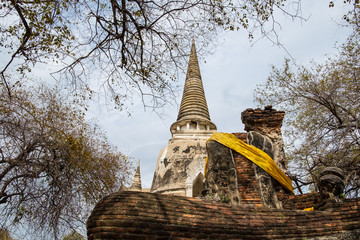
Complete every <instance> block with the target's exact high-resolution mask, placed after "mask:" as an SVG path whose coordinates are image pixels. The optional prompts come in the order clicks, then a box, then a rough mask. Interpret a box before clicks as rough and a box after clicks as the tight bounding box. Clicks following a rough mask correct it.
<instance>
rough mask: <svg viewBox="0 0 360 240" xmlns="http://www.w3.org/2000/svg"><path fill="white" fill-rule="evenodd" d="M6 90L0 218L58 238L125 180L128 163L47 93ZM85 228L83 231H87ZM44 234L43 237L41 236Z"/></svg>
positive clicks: (1, 116)
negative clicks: (26, 225)
mask: <svg viewBox="0 0 360 240" xmlns="http://www.w3.org/2000/svg"><path fill="white" fill-rule="evenodd" d="M4 91H5V90H4V89H3V90H2V92H1V96H2V97H1V98H0V149H1V151H0V218H1V219H2V222H1V224H2V225H4V226H2V227H11V226H15V227H16V226H20V225H21V224H24V223H27V224H28V226H31V228H32V230H33V231H34V232H36V233H38V234H39V233H40V235H41V233H43V234H44V236H46V235H47V236H48V235H49V234H51V233H49V229H51V230H52V236H53V237H54V238H55V239H57V236H58V234H59V232H63V231H65V230H66V229H68V228H69V227H72V228H75V227H76V226H81V225H82V224H84V221H85V220H86V218H87V215H88V214H89V211H90V209H91V206H93V205H94V204H95V203H96V202H97V201H98V200H99V199H100V198H101V197H102V196H104V195H107V194H109V193H111V192H113V191H117V190H118V189H119V188H120V186H121V185H122V184H123V183H124V182H125V181H126V180H127V176H128V165H129V164H128V159H127V157H126V156H124V155H123V154H121V153H120V152H119V151H118V150H117V149H116V148H115V147H114V146H112V145H111V144H109V142H108V140H107V139H106V137H105V136H104V135H103V133H102V132H101V130H100V129H99V128H98V127H97V126H94V125H91V124H89V123H88V122H86V121H85V119H84V113H83V112H82V111H80V110H79V109H78V108H76V107H75V106H74V105H70V104H67V103H66V102H65V101H64V100H63V99H61V98H60V97H59V96H58V92H56V91H55V90H50V89H46V88H44V87H43V88H29V89H28V90H22V89H18V90H13V91H12V96H11V98H10V96H9V95H8V94H6V93H5V92H4ZM82 226H83V225H82ZM42 231H43V232H42Z"/></svg>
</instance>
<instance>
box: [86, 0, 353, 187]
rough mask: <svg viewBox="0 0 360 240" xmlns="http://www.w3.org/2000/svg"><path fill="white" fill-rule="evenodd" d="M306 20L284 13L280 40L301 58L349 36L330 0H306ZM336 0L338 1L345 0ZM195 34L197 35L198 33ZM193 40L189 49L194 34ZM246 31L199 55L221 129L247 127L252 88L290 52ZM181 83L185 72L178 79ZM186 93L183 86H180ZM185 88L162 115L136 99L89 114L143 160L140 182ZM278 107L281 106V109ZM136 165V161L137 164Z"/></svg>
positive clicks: (148, 176)
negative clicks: (127, 109) (124, 108)
mask: <svg viewBox="0 0 360 240" xmlns="http://www.w3.org/2000/svg"><path fill="white" fill-rule="evenodd" d="M304 3H305V4H304V5H303V6H302V12H303V16H305V17H309V19H308V20H307V21H306V22H304V21H303V22H300V21H296V22H292V21H291V19H289V18H288V19H285V18H284V19H283V20H282V21H281V23H282V31H281V32H278V33H279V35H280V40H281V42H282V43H283V45H284V46H285V48H286V49H287V51H288V52H289V53H290V54H291V56H292V57H293V58H294V59H296V61H297V63H298V64H308V63H309V61H310V60H312V59H313V60H315V61H321V60H324V59H325V56H324V55H325V54H329V55H331V54H334V53H336V50H335V49H334V44H335V42H336V41H338V42H343V41H344V40H345V39H346V36H347V31H348V29H345V28H343V27H341V26H339V23H341V16H342V15H343V14H344V11H343V10H341V7H336V8H328V4H329V3H328V1H312V0H306V1H304ZM342 5H343V4H342V2H341V1H338V6H342ZM195 40H196V39H195ZM184 41H188V42H189V53H190V45H191V39H190V37H189V39H184ZM251 45H252V43H251V42H249V40H248V38H247V33H246V32H245V31H239V32H232V33H228V34H226V35H224V36H222V37H221V44H220V45H219V46H218V47H217V48H216V49H215V53H214V54H212V55H207V56H205V57H201V56H199V57H200V62H199V63H200V70H201V75H202V79H203V84H204V90H205V95H206V99H207V103H208V108H209V112H210V117H211V120H212V121H213V122H214V123H215V124H216V126H217V129H218V131H220V132H243V131H244V126H243V124H242V123H241V119H240V118H241V112H242V111H244V110H245V109H246V108H255V107H257V104H256V103H254V101H253V91H254V89H255V88H256V85H257V84H262V83H264V82H265V81H266V79H267V76H268V75H269V72H270V69H271V65H276V66H280V65H281V64H283V62H284V58H285V57H289V56H288V55H287V53H286V52H285V51H284V50H283V49H282V48H279V47H277V46H274V45H273V44H272V43H271V42H270V41H268V40H266V39H263V40H260V41H258V42H257V43H256V44H255V45H254V46H251ZM179 81H180V83H181V84H183V83H184V81H185V75H184V76H183V77H182V78H180V79H179ZM181 93H182V90H181ZM181 93H179V97H178V99H177V103H174V105H173V106H168V107H166V108H165V109H164V110H163V112H165V114H163V115H162V116H161V118H160V117H159V116H158V115H157V114H155V113H154V112H152V111H151V110H147V111H144V109H143V106H142V105H141V104H140V103H135V104H134V106H133V108H131V110H132V116H131V117H127V115H126V114H125V113H118V112H116V111H111V112H108V111H107V110H106V109H98V108H94V109H92V110H91V111H90V114H89V115H90V116H91V117H94V118H96V119H97V120H98V123H99V125H100V126H101V127H102V128H103V129H104V130H105V131H106V132H107V135H108V137H109V139H110V141H111V142H112V143H113V144H115V145H116V146H118V147H119V149H120V150H121V151H123V152H124V153H125V154H127V155H128V156H131V157H133V159H134V162H137V160H138V159H140V161H141V178H142V187H145V188H149V187H151V182H152V177H153V173H154V170H155V165H156V161H157V157H158V154H159V152H160V150H161V149H162V148H163V147H165V146H166V145H167V142H168V140H169V139H170V138H171V134H170V130H169V129H170V125H171V124H172V123H173V122H175V121H176V118H177V113H178V109H179V104H180V102H181ZM278 110H280V109H278ZM135 165H136V164H135Z"/></svg>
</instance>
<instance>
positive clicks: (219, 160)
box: [202, 141, 240, 205]
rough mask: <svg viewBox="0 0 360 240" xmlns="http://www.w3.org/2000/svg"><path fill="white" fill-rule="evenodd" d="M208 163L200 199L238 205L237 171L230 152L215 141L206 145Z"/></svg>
mask: <svg viewBox="0 0 360 240" xmlns="http://www.w3.org/2000/svg"><path fill="white" fill-rule="evenodd" d="M206 147H207V152H208V163H207V169H208V171H207V172H206V180H205V182H204V185H203V191H202V197H203V198H205V199H208V200H215V201H217V202H225V203H231V204H234V205H239V204H240V198H239V191H238V183H237V171H236V167H235V162H234V158H233V156H232V150H231V149H229V148H227V147H225V146H223V145H222V144H220V143H218V142H216V141H209V142H207V144H206Z"/></svg>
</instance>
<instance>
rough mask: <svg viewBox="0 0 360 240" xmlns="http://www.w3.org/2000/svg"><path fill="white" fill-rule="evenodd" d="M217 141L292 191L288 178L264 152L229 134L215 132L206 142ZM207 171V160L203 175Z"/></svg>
mask: <svg viewBox="0 0 360 240" xmlns="http://www.w3.org/2000/svg"><path fill="white" fill-rule="evenodd" d="M211 140H214V141H217V142H219V143H221V144H222V145H224V146H226V147H228V148H231V149H232V150H234V151H236V152H238V153H240V154H241V155H242V156H244V157H246V158H247V159H249V160H250V161H252V162H253V163H255V164H256V165H257V166H259V167H261V168H262V169H264V170H265V171H266V172H267V173H268V174H269V175H270V176H272V177H273V178H275V179H276V180H277V181H278V182H279V183H280V184H281V185H283V186H284V187H285V188H286V189H288V190H289V191H291V192H292V193H293V192H294V191H293V187H292V183H291V180H290V178H288V177H287V176H286V175H285V173H283V172H282V171H281V170H280V169H279V168H278V167H277V166H276V164H275V162H274V161H273V160H272V158H271V157H270V156H269V155H267V154H266V153H265V152H264V151H262V150H260V149H258V148H256V147H254V146H251V145H249V144H246V143H245V142H243V141H241V140H240V139H238V138H237V137H235V136H234V135H233V134H231V133H220V132H216V133H214V134H212V135H211V137H210V138H209V139H208V140H207V141H211ZM206 171H207V159H206V163H205V174H206Z"/></svg>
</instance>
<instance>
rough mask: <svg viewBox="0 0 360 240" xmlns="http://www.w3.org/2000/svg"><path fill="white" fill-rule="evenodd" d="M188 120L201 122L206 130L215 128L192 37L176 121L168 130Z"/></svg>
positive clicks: (179, 126) (173, 129) (172, 130)
mask: <svg viewBox="0 0 360 240" xmlns="http://www.w3.org/2000/svg"><path fill="white" fill-rule="evenodd" d="M189 121H193V122H197V124H200V123H201V125H202V126H205V129H207V130H216V126H215V124H214V123H212V122H211V120H210V114H209V110H208V106H207V102H206V98H205V92H204V87H203V83H202V79H201V73H200V67H199V61H198V57H197V53H196V47H195V40H194V39H193V40H192V46H191V52H190V58H189V63H188V69H187V73H186V79H185V85H184V92H183V96H182V100H181V104H180V109H179V113H178V117H177V121H176V122H175V123H174V124H172V126H171V127H170V131H171V132H172V133H173V132H174V131H175V128H176V129H177V130H179V128H181V126H183V125H184V123H185V124H186V122H189ZM197 129H198V127H197Z"/></svg>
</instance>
